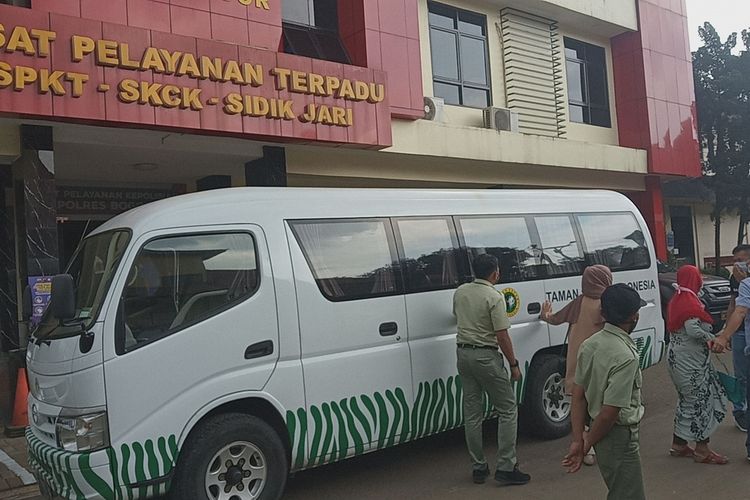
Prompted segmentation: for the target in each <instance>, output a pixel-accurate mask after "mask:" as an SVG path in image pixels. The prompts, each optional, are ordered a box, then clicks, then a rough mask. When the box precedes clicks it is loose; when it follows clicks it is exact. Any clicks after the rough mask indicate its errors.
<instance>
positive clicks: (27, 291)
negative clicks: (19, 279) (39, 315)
mask: <svg viewBox="0 0 750 500" xmlns="http://www.w3.org/2000/svg"><path fill="white" fill-rule="evenodd" d="M31 302H32V299H31V287H30V286H28V285H26V288H24V289H23V300H22V301H21V315H22V316H23V320H24V321H30V320H31V316H32V315H33V314H34V308H33V306H32V304H31Z"/></svg>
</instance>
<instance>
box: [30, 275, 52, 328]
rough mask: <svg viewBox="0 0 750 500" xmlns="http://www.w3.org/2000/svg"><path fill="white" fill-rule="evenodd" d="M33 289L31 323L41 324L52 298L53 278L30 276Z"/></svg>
mask: <svg viewBox="0 0 750 500" xmlns="http://www.w3.org/2000/svg"><path fill="white" fill-rule="evenodd" d="M29 288H30V289H31V323H32V324H33V325H37V324H39V321H41V319H42V316H43V315H44V311H46V310H47V305H48V304H49V301H50V297H52V277H51V276H29Z"/></svg>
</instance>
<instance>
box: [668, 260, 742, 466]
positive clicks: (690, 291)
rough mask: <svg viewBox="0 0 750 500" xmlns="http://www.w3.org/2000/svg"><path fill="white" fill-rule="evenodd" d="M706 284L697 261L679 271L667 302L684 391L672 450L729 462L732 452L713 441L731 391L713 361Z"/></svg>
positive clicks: (673, 367)
mask: <svg viewBox="0 0 750 500" xmlns="http://www.w3.org/2000/svg"><path fill="white" fill-rule="evenodd" d="M702 286H703V277H702V276H701V273H700V271H699V270H698V268H697V267H695V266H683V267H681V268H680V269H679V270H678V271H677V285H676V288H677V292H676V293H675V294H674V296H673V297H672V300H671V301H670V302H669V306H668V308H667V330H668V331H669V333H670V341H669V350H668V352H667V363H668V368H669V375H670V377H672V382H673V383H674V385H675V388H676V389H677V395H678V396H679V399H678V403H677V408H676V409H675V417H674V436H673V438H672V448H671V449H670V450H669V454H670V455H672V456H673V457H689V458H693V459H694V460H695V461H696V462H698V463H704V464H715V465H724V464H726V463H727V462H728V460H727V458H726V457H724V456H722V455H719V454H717V453H715V452H714V451H712V450H711V449H710V448H709V446H708V443H709V438H710V436H711V434H713V433H714V431H715V430H716V429H717V428H718V427H719V424H721V422H722V420H724V417H725V416H726V414H727V395H726V392H725V391H724V388H723V387H722V385H721V382H720V381H719V377H718V375H717V373H716V370H715V369H714V367H713V365H712V364H711V358H710V355H711V351H710V345H711V343H712V341H713V339H714V335H713V333H711V330H712V326H711V325H712V323H713V318H712V317H711V315H710V314H709V313H708V311H706V308H705V306H704V305H703V303H702V302H701V301H700V299H699V298H698V291H699V290H700V289H701V287H702ZM691 441H693V442H695V443H696V446H695V449H692V448H691V447H690V445H689V443H690V442H691Z"/></svg>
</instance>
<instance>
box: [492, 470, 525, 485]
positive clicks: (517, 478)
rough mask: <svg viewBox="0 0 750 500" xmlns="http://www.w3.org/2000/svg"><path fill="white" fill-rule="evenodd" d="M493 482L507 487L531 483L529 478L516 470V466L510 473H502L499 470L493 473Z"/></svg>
mask: <svg viewBox="0 0 750 500" xmlns="http://www.w3.org/2000/svg"><path fill="white" fill-rule="evenodd" d="M495 481H497V482H498V483H500V484H503V485H507V486H511V485H521V484H526V483H528V482H529V481H531V476H530V475H528V474H525V473H523V472H521V471H520V470H518V466H517V465H516V466H515V467H514V468H513V471H512V472H504V471H501V470H499V471H497V472H495Z"/></svg>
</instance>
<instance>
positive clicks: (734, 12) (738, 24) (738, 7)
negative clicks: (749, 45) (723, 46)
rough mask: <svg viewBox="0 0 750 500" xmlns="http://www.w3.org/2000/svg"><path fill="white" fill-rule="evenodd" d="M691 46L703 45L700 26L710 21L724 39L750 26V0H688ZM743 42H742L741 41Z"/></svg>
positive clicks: (692, 47)
mask: <svg viewBox="0 0 750 500" xmlns="http://www.w3.org/2000/svg"><path fill="white" fill-rule="evenodd" d="M687 7H688V25H689V27H690V48H691V49H692V50H695V49H697V48H698V47H700V46H701V45H702V42H701V39H700V37H699V36H698V26H701V25H702V24H703V23H704V22H706V21H709V22H710V23H711V24H713V25H714V27H715V28H716V30H717V31H718V32H719V35H721V37H722V39H726V37H727V36H728V35H729V34H730V33H732V32H733V31H736V32H737V33H739V32H741V31H742V30H743V29H746V28H749V27H750V2H748V1H747V0H687ZM740 43H741V42H740Z"/></svg>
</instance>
